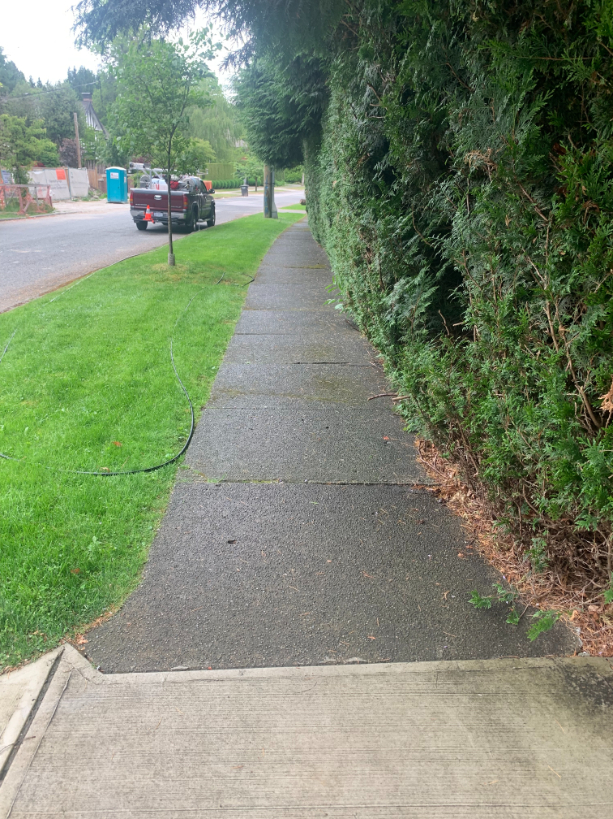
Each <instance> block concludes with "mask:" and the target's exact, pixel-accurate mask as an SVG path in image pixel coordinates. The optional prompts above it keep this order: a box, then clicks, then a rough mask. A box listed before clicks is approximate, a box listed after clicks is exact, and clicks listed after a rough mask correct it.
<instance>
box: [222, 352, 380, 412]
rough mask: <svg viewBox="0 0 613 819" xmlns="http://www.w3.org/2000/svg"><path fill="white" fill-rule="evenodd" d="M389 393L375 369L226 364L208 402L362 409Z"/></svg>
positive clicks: (322, 365)
mask: <svg viewBox="0 0 613 819" xmlns="http://www.w3.org/2000/svg"><path fill="white" fill-rule="evenodd" d="M381 392H389V386H388V384H387V382H386V379H385V376H384V374H383V372H382V371H381V370H380V369H379V368H378V367H375V365H372V364H371V365H364V366H361V367H360V368H359V372H357V373H356V368H355V367H349V366H347V365H344V364H278V365H274V364H272V365H271V364H261V363H259V362H255V363H253V364H249V365H244V364H228V363H225V362H224V363H223V364H222V366H221V367H220V368H219V373H218V374H217V378H216V379H215V384H214V387H213V391H212V394H211V400H210V402H209V404H208V405H207V406H215V405H216V404H217V403H219V402H220V401H221V402H224V401H225V400H226V398H228V397H230V396H233V395H241V396H243V398H246V397H247V396H253V397H254V398H253V400H254V402H255V403H256V404H258V403H260V402H261V400H262V396H263V395H271V396H272V395H278V396H285V397H287V398H307V399H310V400H312V401H330V402H332V403H334V404H345V405H347V406H350V407H361V406H364V405H366V402H367V401H368V399H369V398H370V396H371V395H377V394H378V393H381Z"/></svg>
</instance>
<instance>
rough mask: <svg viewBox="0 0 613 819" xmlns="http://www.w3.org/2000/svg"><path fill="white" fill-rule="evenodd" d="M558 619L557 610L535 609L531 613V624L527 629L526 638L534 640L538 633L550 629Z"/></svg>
mask: <svg viewBox="0 0 613 819" xmlns="http://www.w3.org/2000/svg"><path fill="white" fill-rule="evenodd" d="M559 619H560V613H559V612H557V611H536V612H535V613H534V614H533V615H532V625H531V626H530V628H529V629H528V639H529V640H530V642H534V641H535V640H536V638H537V637H538V636H539V634H543V632H545V631H549V630H550V629H552V628H553V627H554V626H555V624H556V623H557V622H558V620H559Z"/></svg>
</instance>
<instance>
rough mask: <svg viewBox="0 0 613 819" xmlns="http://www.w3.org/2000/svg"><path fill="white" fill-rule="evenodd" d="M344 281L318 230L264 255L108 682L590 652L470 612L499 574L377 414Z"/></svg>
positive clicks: (109, 641) (559, 637)
mask: <svg viewBox="0 0 613 819" xmlns="http://www.w3.org/2000/svg"><path fill="white" fill-rule="evenodd" d="M331 280H332V276H331V272H330V267H329V263H328V259H327V257H326V254H325V253H324V251H323V250H322V249H321V248H320V247H319V246H318V245H317V244H316V242H315V241H314V239H313V237H312V235H311V233H310V231H309V228H308V225H307V223H306V222H301V223H299V224H297V225H294V226H293V227H291V228H290V229H288V230H287V231H286V232H285V233H283V234H282V235H281V236H280V237H279V238H278V239H277V241H276V242H275V244H274V245H273V247H272V248H271V250H270V251H269V252H268V254H267V256H266V258H265V259H264V262H263V264H262V265H261V267H260V270H259V272H258V275H257V277H256V279H255V281H254V282H253V284H252V285H251V286H250V289H249V293H248V296H247V301H246V305H245V309H244V311H243V313H242V316H241V318H240V320H239V322H238V324H237V327H236V332H235V334H234V337H233V339H232V341H231V343H230V345H229V347H228V350H227V352H226V356H225V358H224V361H223V364H222V366H221V368H220V371H219V373H218V376H217V379H216V381H215V384H214V387H213V390H212V394H211V398H210V401H209V403H208V404H207V406H206V407H205V408H204V411H203V414H202V417H201V420H200V423H199V425H198V428H197V430H196V434H195V437H194V440H193V442H192V445H191V447H190V450H189V452H188V456H187V460H186V466H187V469H184V470H182V471H181V472H180V473H179V475H180V478H179V480H178V482H177V485H176V487H175V489H174V491H173V494H172V498H171V501H170V504H169V508H168V511H167V514H166V516H165V518H164V521H163V523H162V526H161V528H160V531H159V533H158V535H157V537H156V539H155V542H154V544H153V547H152V550H151V553H150V558H149V562H148V564H147V566H146V568H145V571H144V575H143V580H142V583H141V585H140V586H139V588H138V589H137V590H136V591H135V592H134V594H132V596H131V597H130V598H129V599H128V600H127V601H126V603H125V605H124V606H123V608H122V609H121V611H119V612H118V613H117V614H116V615H115V616H114V617H112V618H111V619H110V620H109V621H107V622H106V623H104V624H103V625H101V626H100V627H98V628H96V629H94V630H93V631H91V632H90V633H89V635H88V643H87V645H86V646H85V653H86V655H87V657H88V658H90V659H91V660H92V661H93V662H94V664H95V665H97V666H99V667H100V668H101V669H102V671H104V672H129V671H164V670H171V669H200V668H204V669H206V668H209V667H212V668H244V667H271V666H291V665H323V664H336V665H340V664H347V663H381V662H413V661H420V660H459V659H465V660H467V659H488V658H495V657H505V656H526V657H527V656H543V655H553V654H568V653H573V652H574V651H575V650H576V647H577V644H576V640H575V638H574V635H572V633H571V632H570V631H568V630H567V629H566V628H564V627H563V626H562V625H560V624H558V625H557V626H556V627H555V628H554V629H553V630H552V631H551V632H549V633H547V634H544V635H542V636H541V637H539V639H538V640H537V641H536V642H534V643H530V642H529V641H528V640H527V639H526V636H525V631H526V625H525V624H524V623H523V621H522V625H520V627H514V626H511V625H507V624H506V623H505V617H506V612H505V609H504V607H501V608H496V607H494V608H492V609H491V610H489V611H476V610H475V609H474V608H473V607H472V606H471V605H470V603H469V602H468V600H469V597H470V594H471V592H472V590H473V589H477V590H479V591H480V592H481V593H488V592H489V591H490V590H491V585H492V583H493V582H495V581H497V580H499V579H500V576H499V575H498V574H497V573H496V572H495V571H494V570H493V569H492V568H491V567H489V566H488V565H487V564H486V563H485V562H484V561H483V560H482V559H481V558H480V557H479V556H478V555H476V554H474V550H471V549H470V548H468V546H470V544H467V542H466V534H465V532H464V531H463V529H462V527H461V525H460V521H459V519H458V518H457V517H455V516H453V515H452V514H451V513H450V512H449V511H448V510H447V509H446V508H445V506H444V505H442V504H441V503H439V502H438V500H437V499H436V497H435V496H433V494H432V493H431V492H428V491H427V488H426V487H427V485H428V484H429V483H430V481H429V479H428V477H427V475H426V474H425V473H424V472H423V470H422V468H421V466H420V465H419V464H418V463H417V461H416V457H415V448H414V445H413V439H412V437H411V435H409V434H407V433H406V432H405V431H404V430H403V425H402V422H401V419H400V418H399V417H398V416H397V415H395V414H394V412H393V411H392V409H391V407H390V404H389V401H388V399H385V398H382V399H377V400H374V401H369V400H368V399H369V398H371V397H372V396H374V395H378V394H380V393H383V392H388V391H389V385H388V384H387V383H386V380H385V377H384V373H383V371H382V368H381V366H380V363H379V361H378V359H377V357H376V353H375V351H374V350H373V348H372V347H371V346H370V344H369V343H368V342H367V341H366V340H365V339H364V338H363V337H362V336H361V335H360V333H359V332H357V331H356V329H355V328H354V327H353V326H352V325H351V323H350V322H348V321H347V320H346V318H345V316H344V315H343V314H342V313H341V312H339V311H338V310H335V309H334V307H333V306H332V305H329V304H327V300H328V299H329V298H330V294H329V292H328V291H327V290H326V288H327V287H328V286H329V285H330V283H331ZM195 343H197V339H196V340H195ZM524 619H526V618H524Z"/></svg>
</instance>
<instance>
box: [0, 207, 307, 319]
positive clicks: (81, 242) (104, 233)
mask: <svg viewBox="0 0 613 819" xmlns="http://www.w3.org/2000/svg"><path fill="white" fill-rule="evenodd" d="M303 195H304V193H303V192H302V191H292V192H289V193H277V194H276V196H275V200H276V202H277V207H283V206H284V205H291V204H297V203H298V202H299V201H300V199H301V197H302V196H303ZM215 204H216V210H217V224H223V223H224V222H230V221H232V220H233V219H239V218H240V217H241V216H249V215H251V214H253V213H261V212H262V211H263V195H262V194H261V193H258V194H254V193H251V192H250V193H249V196H248V197H246V198H245V197H228V198H217V199H216V203H215ZM75 207H77V208H79V207H81V208H82V210H81V211H80V212H74V213H66V214H60V215H54V216H50V217H44V218H39V219H28V220H27V221H26V220H24V221H21V220H15V221H10V222H4V223H0V312H4V311H6V310H10V309H11V308H13V307H16V306H17V305H19V304H23V303H25V302H27V301H30V300H31V299H34V298H37V297H38V296H41V295H43V294H44V293H48V292H50V291H51V290H54V289H55V288H57V287H60V286H61V285H64V284H67V283H68V282H71V281H73V280H74V279H78V278H79V277H81V276H85V275H87V274H88V273H91V272H92V271H93V270H98V269H99V268H101V267H106V266H107V265H109V264H113V263H114V262H119V261H121V260H122V259H126V258H128V257H129V256H133V255H136V254H138V253H144V252H145V251H147V250H151V248H154V247H158V246H159V245H163V244H165V242H166V240H167V232H166V228H165V227H164V226H163V225H154V226H153V227H150V228H149V229H148V230H147V231H143V232H141V231H138V230H136V227H135V226H134V222H133V221H132V219H131V217H130V212H129V206H128V205H109V204H107V203H99V202H86V203H83V204H82V205H81V206H79V205H75ZM185 235H186V234H184V233H176V234H175V238H176V240H177V241H181V239H183V238H184V237H185Z"/></svg>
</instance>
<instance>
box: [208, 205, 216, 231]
mask: <svg viewBox="0 0 613 819" xmlns="http://www.w3.org/2000/svg"><path fill="white" fill-rule="evenodd" d="M206 226H207V227H215V208H213V212H212V213H211V218H210V219H207V220H206Z"/></svg>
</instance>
